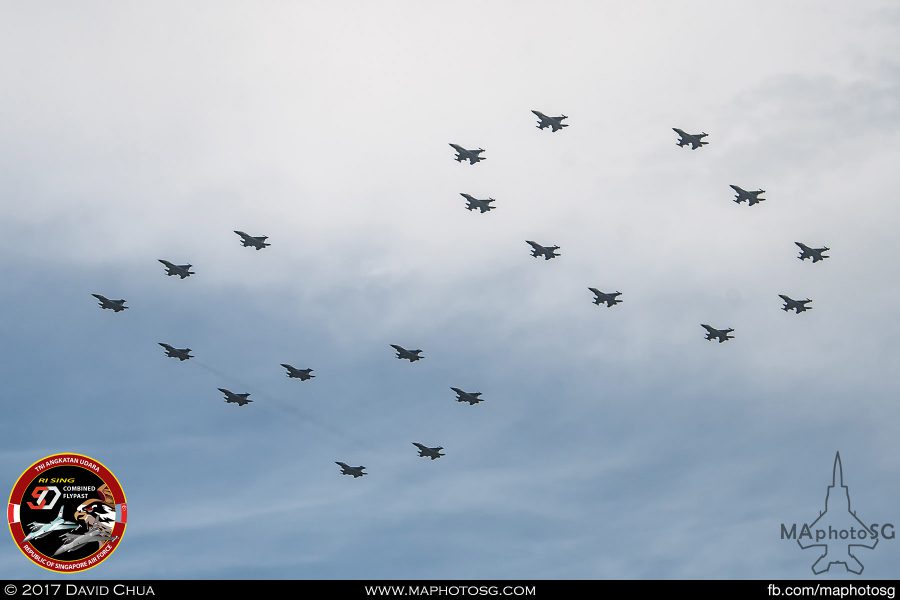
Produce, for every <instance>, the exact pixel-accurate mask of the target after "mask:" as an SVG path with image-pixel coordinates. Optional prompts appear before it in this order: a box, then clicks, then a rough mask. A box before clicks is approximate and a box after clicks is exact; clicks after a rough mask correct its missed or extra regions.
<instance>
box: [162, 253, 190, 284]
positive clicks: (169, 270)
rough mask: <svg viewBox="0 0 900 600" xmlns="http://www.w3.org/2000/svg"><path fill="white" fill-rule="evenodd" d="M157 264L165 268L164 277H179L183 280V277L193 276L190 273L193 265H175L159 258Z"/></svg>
mask: <svg viewBox="0 0 900 600" xmlns="http://www.w3.org/2000/svg"><path fill="white" fill-rule="evenodd" d="M159 262H161V263H162V264H163V265H164V266H165V267H166V275H169V276H172V275H178V276H179V277H181V278H182V279H184V278H185V277H189V276H191V275H193V274H194V272H193V271H191V267H193V266H194V265H176V264H173V263H170V262H169V261H167V260H163V259H161V258H160V259H159Z"/></svg>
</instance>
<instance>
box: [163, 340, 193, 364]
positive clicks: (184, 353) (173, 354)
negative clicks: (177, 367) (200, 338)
mask: <svg viewBox="0 0 900 600" xmlns="http://www.w3.org/2000/svg"><path fill="white" fill-rule="evenodd" d="M159 345H160V346H162V347H163V348H164V349H165V351H166V356H168V357H169V358H177V359H178V360H180V361H183V360H187V359H189V358H194V357H193V356H191V349H190V348H176V347H174V346H170V345H169V344H166V343H165V342H159Z"/></svg>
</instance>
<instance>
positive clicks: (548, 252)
mask: <svg viewBox="0 0 900 600" xmlns="http://www.w3.org/2000/svg"><path fill="white" fill-rule="evenodd" d="M525 243H526V244H528V245H529V246H531V255H532V256H533V257H535V258H538V257H540V256H543V257H544V260H550V259H551V258H556V257H557V256H559V254H557V253H556V251H557V250H559V246H541V245H540V244H538V243H537V242H532V241H531V240H525Z"/></svg>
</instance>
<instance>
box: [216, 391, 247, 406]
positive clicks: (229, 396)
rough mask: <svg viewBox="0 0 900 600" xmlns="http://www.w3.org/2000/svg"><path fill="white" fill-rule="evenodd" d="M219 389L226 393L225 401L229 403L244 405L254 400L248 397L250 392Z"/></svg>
mask: <svg viewBox="0 0 900 600" xmlns="http://www.w3.org/2000/svg"><path fill="white" fill-rule="evenodd" d="M218 390H219V391H220V392H222V393H223V394H225V402H227V403H230V404H237V405H238V406H244V405H245V404H250V403H251V402H253V400H250V399H249V398H248V396H249V395H250V394H235V393H234V392H232V391H231V390H226V389H225V388H218Z"/></svg>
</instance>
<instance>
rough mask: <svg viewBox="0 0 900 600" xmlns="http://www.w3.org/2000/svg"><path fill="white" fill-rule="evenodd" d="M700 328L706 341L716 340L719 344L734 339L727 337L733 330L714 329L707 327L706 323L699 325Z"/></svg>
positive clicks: (731, 336)
mask: <svg viewBox="0 0 900 600" xmlns="http://www.w3.org/2000/svg"><path fill="white" fill-rule="evenodd" d="M700 327H702V328H703V329H705V330H706V339H708V340H716V339H717V340H719V343H720V344H721V343H722V342H724V341H725V340H733V339H734V336H733V335H728V334H729V333H731V332H732V331H734V329H716V328H715V327H712V326H711V325H707V324H706V323H700Z"/></svg>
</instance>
